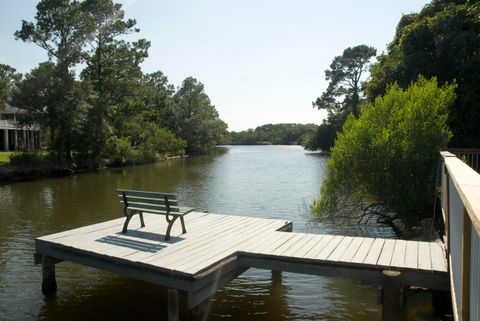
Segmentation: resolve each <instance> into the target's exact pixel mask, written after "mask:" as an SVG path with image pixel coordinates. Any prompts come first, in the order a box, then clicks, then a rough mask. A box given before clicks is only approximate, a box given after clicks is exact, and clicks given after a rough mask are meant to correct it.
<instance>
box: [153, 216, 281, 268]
mask: <svg viewBox="0 0 480 321" xmlns="http://www.w3.org/2000/svg"><path fill="white" fill-rule="evenodd" d="M243 224H244V225H243V227H242V228H241V229H240V228H238V227H236V228H234V229H233V230H232V231H230V232H229V233H228V234H227V235H225V236H227V237H224V238H222V239H218V238H216V239H213V240H212V241H211V242H208V243H205V244H204V245H203V246H202V247H201V248H195V250H192V249H191V248H188V251H184V252H183V253H180V255H175V256H174V257H172V259H171V260H168V261H164V260H162V261H157V262H158V264H161V265H162V266H164V267H167V268H175V269H180V270H183V269H187V268H189V267H192V266H196V264H197V262H199V263H201V262H202V261H206V260H207V259H208V258H210V257H212V256H216V255H219V253H226V254H225V255H230V254H231V253H232V252H231V249H232V244H235V245H236V244H241V243H242V242H244V241H245V240H247V239H248V238H249V237H252V236H253V235H255V234H256V233H258V232H259V231H261V230H262V228H265V227H267V226H268V225H271V224H276V223H275V222H269V221H261V222H257V221H255V220H249V221H247V223H243ZM235 250H236V249H235Z"/></svg>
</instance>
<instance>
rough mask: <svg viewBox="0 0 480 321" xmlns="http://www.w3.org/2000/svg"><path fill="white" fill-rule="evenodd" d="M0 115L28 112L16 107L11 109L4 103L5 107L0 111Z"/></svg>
mask: <svg viewBox="0 0 480 321" xmlns="http://www.w3.org/2000/svg"><path fill="white" fill-rule="evenodd" d="M0 113H2V114H26V113H28V111H26V110H25V109H21V108H18V107H13V106H10V105H9V104H7V103H5V106H4V108H3V109H0Z"/></svg>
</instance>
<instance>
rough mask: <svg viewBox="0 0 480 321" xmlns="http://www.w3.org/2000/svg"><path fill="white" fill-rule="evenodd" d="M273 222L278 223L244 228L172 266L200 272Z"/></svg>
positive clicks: (267, 227) (228, 254) (235, 250)
mask: <svg viewBox="0 0 480 321" xmlns="http://www.w3.org/2000/svg"><path fill="white" fill-rule="evenodd" d="M265 223H266V224H265ZM272 224H276V222H263V225H262V224H258V223H257V224H256V225H254V226H253V228H251V229H249V230H244V231H242V233H238V234H237V235H235V237H232V238H229V239H228V240H226V241H224V242H222V244H221V246H219V244H216V245H215V246H214V247H210V248H205V249H203V250H202V251H200V252H197V253H195V256H191V257H190V258H189V259H188V260H187V261H184V262H181V263H178V262H175V264H173V265H171V266H170V268H171V267H175V269H177V270H181V271H185V272H187V273H192V274H195V273H198V272H200V271H202V270H204V269H205V268H207V267H209V266H211V265H212V264H214V263H216V262H219V261H222V260H223V259H225V258H226V257H228V256H230V255H232V254H234V253H236V252H237V249H238V247H239V246H240V245H241V244H242V243H243V242H245V240H248V239H249V238H251V237H254V236H256V235H258V234H259V233H261V232H262V231H264V230H268V229H269V228H271V226H272ZM167 267H169V266H167Z"/></svg>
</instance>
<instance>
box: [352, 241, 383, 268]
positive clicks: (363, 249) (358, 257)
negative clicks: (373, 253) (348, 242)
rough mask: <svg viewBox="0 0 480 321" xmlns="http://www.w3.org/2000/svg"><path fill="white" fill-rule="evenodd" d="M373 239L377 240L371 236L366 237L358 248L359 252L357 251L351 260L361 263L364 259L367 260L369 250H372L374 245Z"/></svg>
mask: <svg viewBox="0 0 480 321" xmlns="http://www.w3.org/2000/svg"><path fill="white" fill-rule="evenodd" d="M373 241H375V239H374V238H370V237H368V238H364V239H363V242H362V245H360V247H359V248H358V250H357V253H355V255H354V256H353V258H352V260H351V262H352V263H359V264H360V263H363V261H364V260H365V258H366V257H367V255H368V252H369V251H370V248H371V247H372V244H373ZM375 263H377V262H375Z"/></svg>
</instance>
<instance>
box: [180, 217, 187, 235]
mask: <svg viewBox="0 0 480 321" xmlns="http://www.w3.org/2000/svg"><path fill="white" fill-rule="evenodd" d="M180 222H182V234H185V233H187V229H186V228H185V221H184V220H183V216H180Z"/></svg>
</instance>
